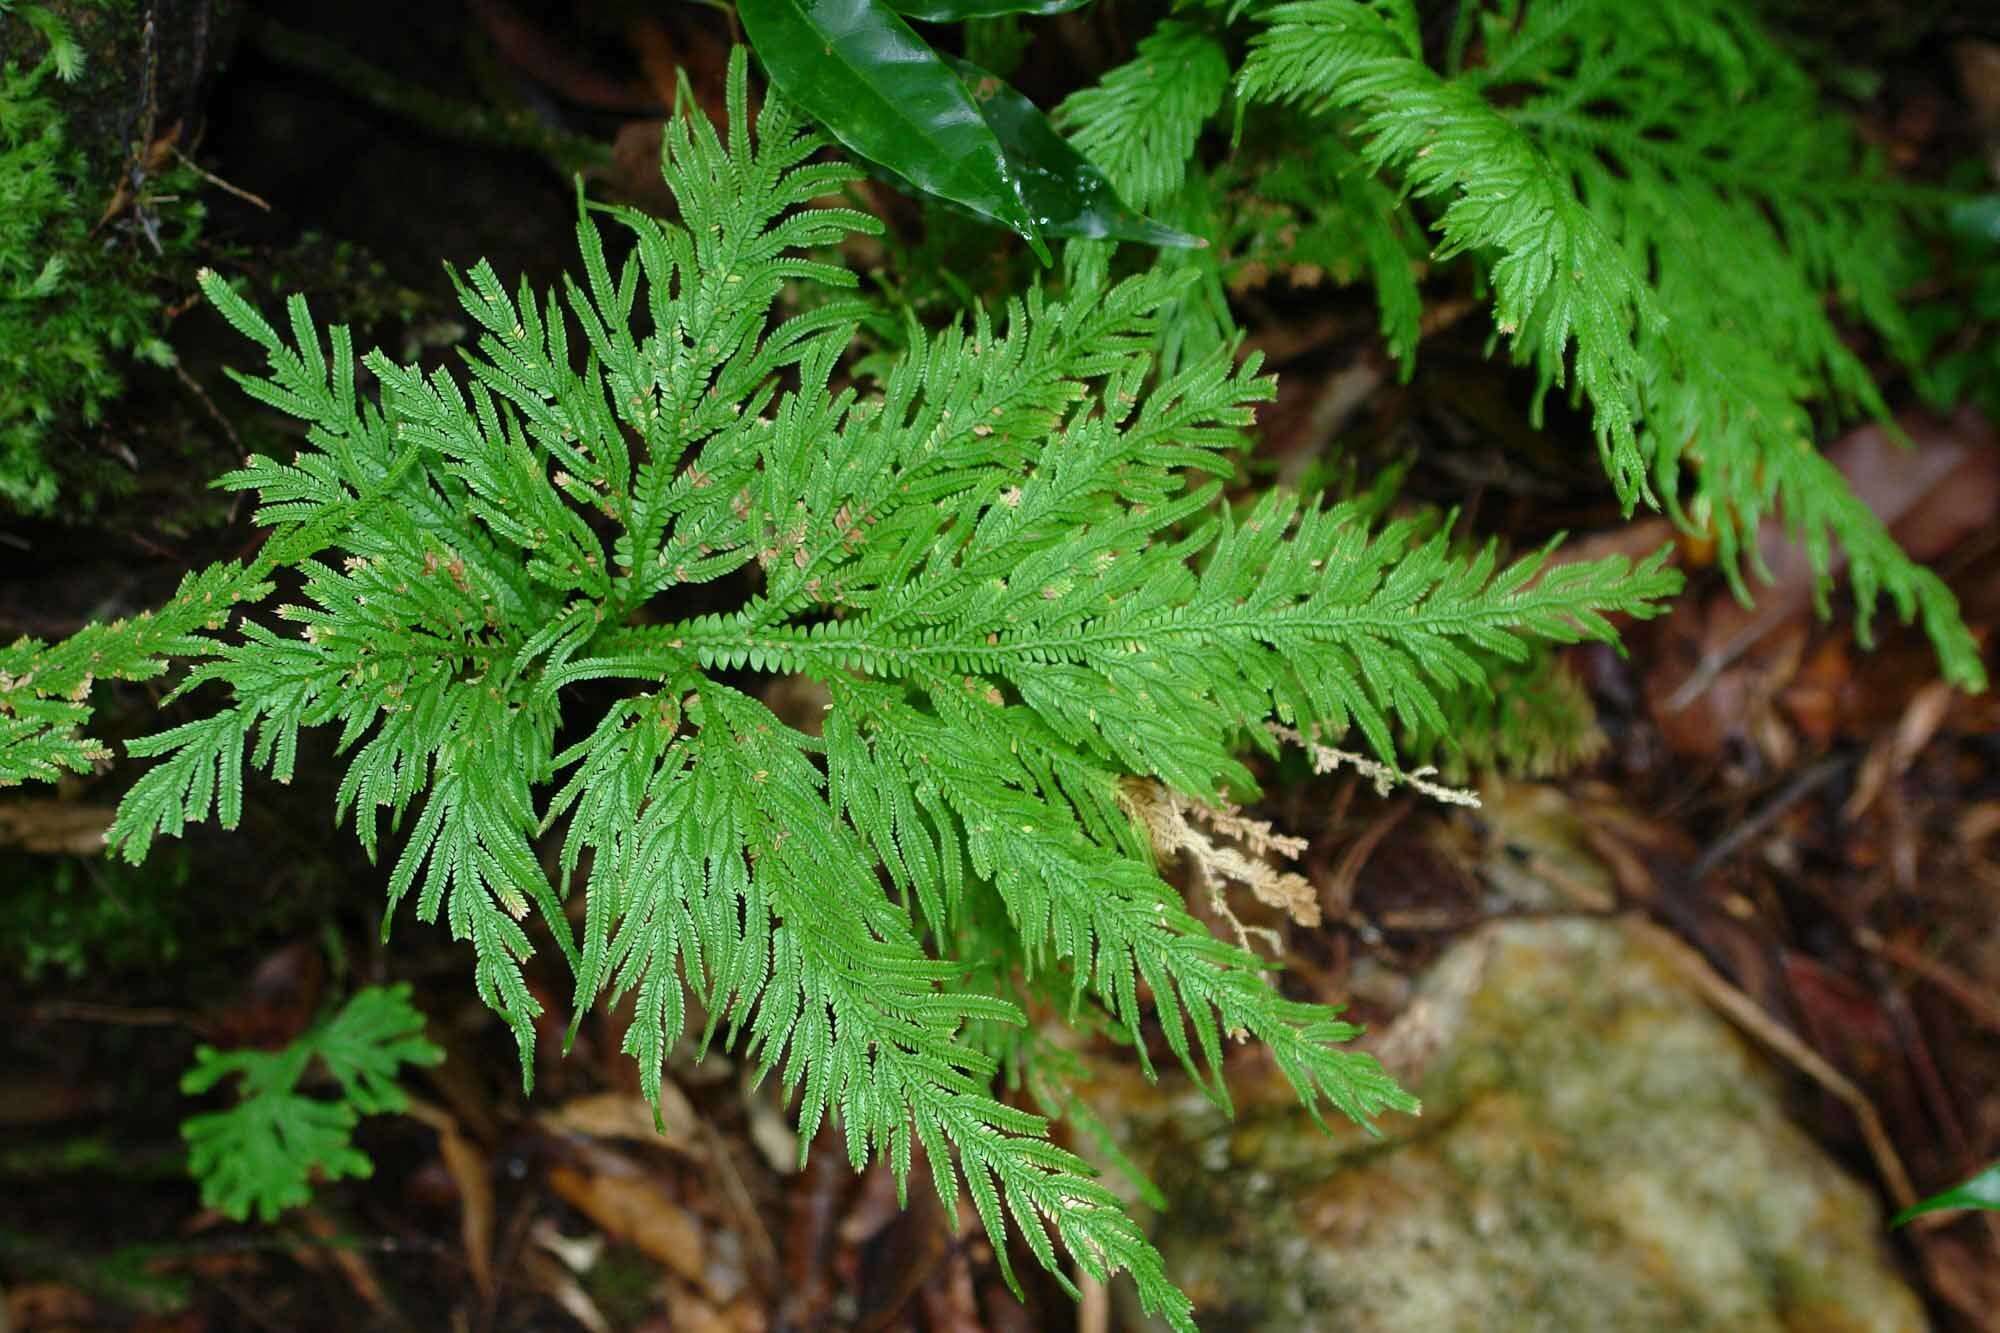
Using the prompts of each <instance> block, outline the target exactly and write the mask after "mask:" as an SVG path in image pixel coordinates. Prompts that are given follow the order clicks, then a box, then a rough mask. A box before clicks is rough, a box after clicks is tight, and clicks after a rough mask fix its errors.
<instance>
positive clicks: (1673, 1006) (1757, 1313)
mask: <svg viewBox="0 0 2000 1333" xmlns="http://www.w3.org/2000/svg"><path fill="white" fill-rule="evenodd" d="M1384 1047H1385V1049H1384V1051H1383V1054H1384V1057H1385V1059H1387V1060H1389V1061H1390V1062H1391V1063H1392V1064H1401V1065H1402V1066H1403V1068H1402V1070H1401V1071H1400V1072H1402V1073H1403V1074H1404V1075H1405V1077H1406V1079H1407V1080H1408V1081H1409V1082H1410V1084H1411V1085H1412V1086H1414V1087H1415V1088H1416V1089H1417V1090H1418V1091H1419V1092H1420V1094H1421V1095H1422V1097H1423V1099H1424V1107H1425V1109H1424V1115H1423V1117H1422V1118H1421V1119H1420V1120H1403V1121H1400V1122H1396V1123H1390V1124H1385V1125H1384V1126H1383V1128H1384V1130H1385V1131H1386V1133H1385V1137H1383V1138H1382V1139H1379V1140H1370V1139H1366V1138H1364V1137H1362V1136H1360V1135H1359V1134H1348V1133H1341V1134H1338V1135H1337V1136H1335V1137H1333V1138H1329V1137H1327V1136H1326V1135H1325V1134H1323V1133H1321V1132H1320V1131H1319V1130H1318V1129H1317V1128H1316V1127H1315V1126H1314V1125H1313V1124H1312V1122H1311V1121H1310V1120H1309V1119H1308V1118H1307V1117H1306V1116H1305V1115H1304V1114H1303V1113H1300V1112H1297V1111H1296V1110H1294V1109H1293V1108H1291V1107H1289V1106H1287V1105H1286V1102H1285V1100H1284V1098H1285V1095H1286V1094H1285V1093H1284V1090H1283V1086H1282V1080H1278V1079H1273V1080H1271V1082H1272V1083H1273V1084H1274V1085H1276V1086H1274V1087H1271V1088H1262V1087H1259V1088H1251V1089H1246V1091H1247V1092H1248V1093H1249V1094H1250V1095H1249V1096H1248V1097H1247V1098H1246V1099H1245V1101H1244V1102H1243V1103H1242V1104H1240V1105H1239V1118H1238V1119H1237V1120H1236V1121H1234V1122H1230V1121H1227V1120H1224V1119H1223V1118H1222V1117H1221V1116H1220V1115H1218V1114H1217V1113H1216V1112H1215V1111H1214V1110H1213V1109H1212V1108H1211V1107H1209V1106H1208V1104H1207V1103H1206V1102H1205V1101H1204V1100H1202V1099H1201V1098H1200V1097H1199V1096H1195V1095H1191V1094H1190V1095H1171V1096H1165V1095H1162V1094H1161V1092H1160V1091H1159V1090H1153V1091H1152V1092H1151V1093H1150V1095H1149V1094H1147V1093H1145V1092H1143V1091H1142V1090H1141V1089H1139V1088H1135V1087H1133V1086H1132V1085H1131V1084H1129V1083H1120V1082H1118V1081H1117V1079H1118V1076H1117V1075H1116V1074H1112V1075H1109V1076H1108V1078H1109V1080H1110V1081H1100V1082H1099V1083H1098V1085H1097V1091H1096V1093H1095V1095H1094V1096H1093V1100H1094V1101H1095V1102H1096V1103H1097V1105H1098V1107H1099V1109H1100V1111H1102V1112H1103V1113H1105V1114H1106V1116H1107V1119H1108V1120H1109V1121H1110V1122H1111V1123H1112V1124H1114V1126H1116V1127H1117V1129H1118V1131H1119V1133H1120V1136H1121V1137H1122V1139H1123V1140H1124V1141H1125V1146H1126V1147H1127V1149H1128V1150H1129V1151H1130V1152H1131V1154H1132V1155H1133V1157H1134V1158H1135V1159H1137V1161H1138V1162H1139V1163H1140V1165H1141V1166H1142V1167H1143V1168H1144V1169H1145V1170H1146V1171H1147V1172H1148V1173H1149V1175H1151V1177H1152V1179H1153V1180H1154V1181H1155V1183H1157V1184H1158V1185H1159V1186H1160V1187H1161V1188H1162V1190H1163V1191H1164V1192H1165V1194H1166V1196H1167V1198H1168V1200H1169V1201H1170V1208H1169V1210H1168V1211H1167V1212H1166V1213H1165V1214H1163V1215H1162V1216H1160V1217H1159V1218H1158V1219H1157V1221H1156V1223H1155V1228H1154V1234H1155V1237H1156V1239H1157V1240H1158V1242H1159V1243H1160V1246H1161V1248H1162V1250H1164V1251H1165V1254H1166V1257H1167V1260H1168V1265H1169V1271H1171V1272H1172V1273H1173V1274H1174V1275H1175V1277H1176V1278H1177V1279H1178V1280H1179V1281H1180V1282H1182V1283H1183V1284H1185V1285H1186V1287H1187V1289H1188V1291H1189V1293H1190V1294H1191V1295H1192V1296H1193V1297H1194V1298H1195V1300H1196V1302H1197V1304H1198V1305H1199V1307H1200V1316H1201V1320H1202V1327H1203V1328H1204V1329H1206V1330H1210V1331H1211V1333H1223V1331H1224V1330H1249V1329H1283V1330H1287V1333H1309V1331H1310V1330H1338V1331H1339V1333H1372V1331H1373V1330H1378V1329H1379V1330H1398V1331H1402V1330H1411V1329H1422V1330H1425V1331H1426V1333H1444V1331H1448V1330H1457V1329H1466V1330H1473V1329H1477V1330H1481V1333H1494V1331H1496V1330H1524V1331H1525V1330H1541V1329H1547V1330H1563V1331H1564V1333H1567V1331H1568V1330H1576V1329H1590V1330H1600V1329H1602V1330H1613V1329H1615V1330H1620V1331H1621V1333H1625V1331H1636V1330H1650V1329H1659V1330H1674V1333H1683V1331H1693V1330H1706V1329H1713V1330H1728V1333H1850V1331H1853V1333H1859V1331H1860V1330H1870V1331H1879V1333H1901V1331H1902V1330H1918V1329H1922V1328H1924V1327H1926V1322H1925V1318H1924V1315H1923V1311H1922V1307H1921V1306H1920V1305H1919V1304H1918V1302H1917V1300H1916V1298H1915V1297H1914V1296H1913V1295H1912V1294H1911V1292H1910V1290H1909V1289H1908V1288H1907V1287H1906V1286H1905V1285H1904V1284H1903V1282H1902V1281H1901V1279H1900V1278H1899V1277H1898V1276H1897V1274H1896V1272H1895V1269H1894V1267H1893V1266H1892V1263H1891V1261H1890V1259H1889V1257H1888V1255H1887V1252H1886V1249H1885V1245H1884V1239H1883V1237H1884V1232H1883V1224H1882V1217H1881V1214H1880V1212H1879V1210H1878V1208H1877V1206H1876V1202H1875V1200H1874V1198H1873V1197H1872V1196H1871V1195H1870V1194H1869V1192H1868V1191H1867V1190H1866V1189H1865V1188H1863V1187H1862V1186H1861V1185H1860V1184H1859V1183H1857V1182H1856V1181H1855V1180H1853V1179H1852V1178H1851V1177H1849V1176H1848V1175H1846V1174H1845V1173H1844V1172H1842V1170H1841V1169H1840V1168H1839V1167H1838V1166H1836V1165H1835V1164H1834V1163H1833V1162H1832V1161H1830V1160H1829V1159H1828V1158H1827V1157H1826V1155H1825V1154H1824V1153H1823V1152H1822V1151H1821V1150H1820V1149H1819V1148H1818V1146H1817V1145H1816V1144H1814V1143H1813V1141H1812V1140H1811V1139H1810V1138H1808V1137H1807V1135H1806V1134H1804V1133H1803V1132H1802V1131H1801V1130H1800V1129H1798V1128H1797V1127H1796V1126H1795V1125H1794V1124H1793V1123H1792V1122H1791V1121H1790V1120H1789V1119H1787V1117H1786V1114H1785V1111H1784V1108H1783V1105H1782V1099H1781V1095H1780V1088H1779V1082H1778V1079H1777V1077H1776V1075H1775V1074H1774V1073H1773V1071H1772V1070H1771V1069H1770V1068H1769V1067H1768V1066H1767V1065H1766V1063H1765V1061H1764V1060H1763V1059H1762V1058H1761V1056H1760V1055H1759V1053H1758V1052H1757V1051H1756V1050H1755V1049H1754V1048H1752V1047H1751V1046H1750V1045H1749V1044H1748V1043H1747V1042H1746V1041H1745V1040H1744V1039H1743V1038H1742V1037H1740V1036H1739V1035H1738V1034H1737V1033H1736V1032H1735V1031H1734V1030H1733V1029H1732V1028H1730V1027H1729V1026H1728V1025H1727V1024H1726V1023H1725V1022H1723V1021H1722V1020H1721V1019H1720V1018H1718V1017H1717V1016H1716V1015H1715V1014H1714V1013H1713V1012H1712V1011H1711V1010H1710V1009H1709V1008H1708V1007H1707V1006H1706V1005H1705V1004H1704V1003H1703V1001H1702V1000H1701V999H1700V997H1699V996H1697V995H1696V994H1694V993H1693V992H1692V991H1691V990H1690V989H1689V988H1688V986H1687V985H1686V984H1685V983H1684V982H1683V981H1682V980H1681V979H1680V978H1679V977H1678V976H1677V974H1676V973H1675V971H1674V968H1673V966H1672V964H1671V962H1669V961H1668V959H1667V958H1666V957H1665V956H1664V954H1663V953H1661V952H1660V950H1659V949H1658V947H1657V946H1656V945H1654V944H1653V943H1652V942H1651V939H1650V938H1649V936H1648V935H1646V934H1645V933H1644V932H1643V931H1642V930H1639V929H1635V928H1632V927H1628V926H1624V925H1621V924H1618V923H1615V922H1601V921H1591V920H1557V921H1537V922H1519V923H1509V924H1504V925H1496V926H1493V927H1489V928H1487V929H1486V930H1484V931H1482V932H1480V933H1478V934H1477V935H1474V936H1473V937H1471V938H1469V939H1467V940H1466V941H1465V942H1463V943H1461V944H1460V945H1458V946H1457V947H1456V948H1454V949H1453V951H1451V952H1450V953H1449V954H1447V955H1446V956H1445V958H1444V959H1442V960H1441V961H1440V963H1439V964H1438V966H1437V968H1436V969H1435V970H1434V971H1433V973H1432V974H1431V975H1430V976H1429V977H1428V978H1426V980H1425V981H1424V983H1423V984H1422V986H1421V987H1420V988H1419V991H1418V998H1417V1001H1416V1003H1415V1004H1414V1005H1413V1007H1412V1008H1411V1010H1410V1011H1409V1013H1408V1014H1407V1015H1406V1016H1405V1018H1404V1019H1403V1020H1402V1021H1401V1022H1400V1023H1399V1024H1398V1025H1397V1028H1396V1029H1395V1030H1394V1031H1393V1032H1392V1033H1391V1034H1389V1037H1388V1038H1387V1039H1386V1041H1385V1043H1384Z"/></svg>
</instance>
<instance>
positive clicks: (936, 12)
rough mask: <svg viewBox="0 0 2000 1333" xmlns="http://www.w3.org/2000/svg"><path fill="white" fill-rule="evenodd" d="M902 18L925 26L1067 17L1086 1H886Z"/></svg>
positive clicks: (1086, 1) (1087, 2) (1086, 0)
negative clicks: (1024, 16) (1010, 17)
mask: <svg viewBox="0 0 2000 1333" xmlns="http://www.w3.org/2000/svg"><path fill="white" fill-rule="evenodd" d="M890 3H891V8H893V9H894V10H895V11H896V12H897V13H898V14H901V15H902V16H903V17H904V18H912V19H919V20H921V21H923V22H925V23H962V22H964V21H965V20H966V19H991V18H999V17H1000V16H1001V15H1003V14H1034V15H1047V14H1067V13H1069V12H1070V11H1071V10H1075V9H1082V8H1083V7H1084V6H1085V5H1087V4H1089V3H1090V0H890Z"/></svg>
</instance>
